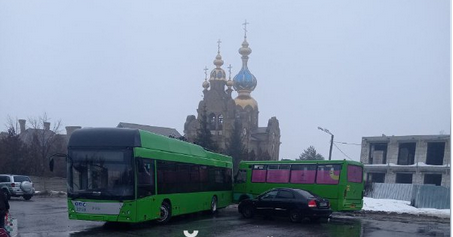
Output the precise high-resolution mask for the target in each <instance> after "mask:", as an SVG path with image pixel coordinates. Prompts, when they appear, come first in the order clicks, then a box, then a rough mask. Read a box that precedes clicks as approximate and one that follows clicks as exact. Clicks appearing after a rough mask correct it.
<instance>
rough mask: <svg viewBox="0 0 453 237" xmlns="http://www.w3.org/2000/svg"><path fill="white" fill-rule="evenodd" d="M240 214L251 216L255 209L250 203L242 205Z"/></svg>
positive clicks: (246, 216)
mask: <svg viewBox="0 0 453 237" xmlns="http://www.w3.org/2000/svg"><path fill="white" fill-rule="evenodd" d="M241 214H242V216H243V217H245V218H247V219H248V218H252V217H253V216H254V215H255V209H254V208H253V207H252V206H251V205H247V206H244V207H243V208H242V210H241Z"/></svg>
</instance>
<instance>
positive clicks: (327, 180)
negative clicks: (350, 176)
mask: <svg viewBox="0 0 453 237" xmlns="http://www.w3.org/2000/svg"><path fill="white" fill-rule="evenodd" d="M340 171H341V165H318V172H317V173H316V183H318V184H338V182H339V180H340Z"/></svg>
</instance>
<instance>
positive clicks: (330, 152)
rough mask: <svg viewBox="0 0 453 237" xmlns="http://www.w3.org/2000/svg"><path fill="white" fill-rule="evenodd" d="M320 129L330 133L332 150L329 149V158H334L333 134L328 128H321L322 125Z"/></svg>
mask: <svg viewBox="0 0 453 237" xmlns="http://www.w3.org/2000/svg"><path fill="white" fill-rule="evenodd" d="M318 129H319V130H321V131H323V132H325V133H327V134H330V150H329V160H331V159H332V146H333V134H332V133H331V132H330V131H329V130H328V129H326V128H321V127H318Z"/></svg>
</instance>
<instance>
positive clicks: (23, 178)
mask: <svg viewBox="0 0 453 237" xmlns="http://www.w3.org/2000/svg"><path fill="white" fill-rule="evenodd" d="M24 181H28V182H31V180H30V178H29V177H28V176H23V175H14V182H19V183H22V182H24Z"/></svg>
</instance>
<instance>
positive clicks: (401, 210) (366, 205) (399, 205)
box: [362, 197, 451, 218]
mask: <svg viewBox="0 0 453 237" xmlns="http://www.w3.org/2000/svg"><path fill="white" fill-rule="evenodd" d="M362 210H364V211H375V212H386V213H398V214H412V215H426V216H435V217H440V218H450V216H451V213H450V209H435V208H416V207H413V206H411V205H410V202H409V201H402V200H393V199H374V198H367V197H364V198H363V208H362Z"/></svg>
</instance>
